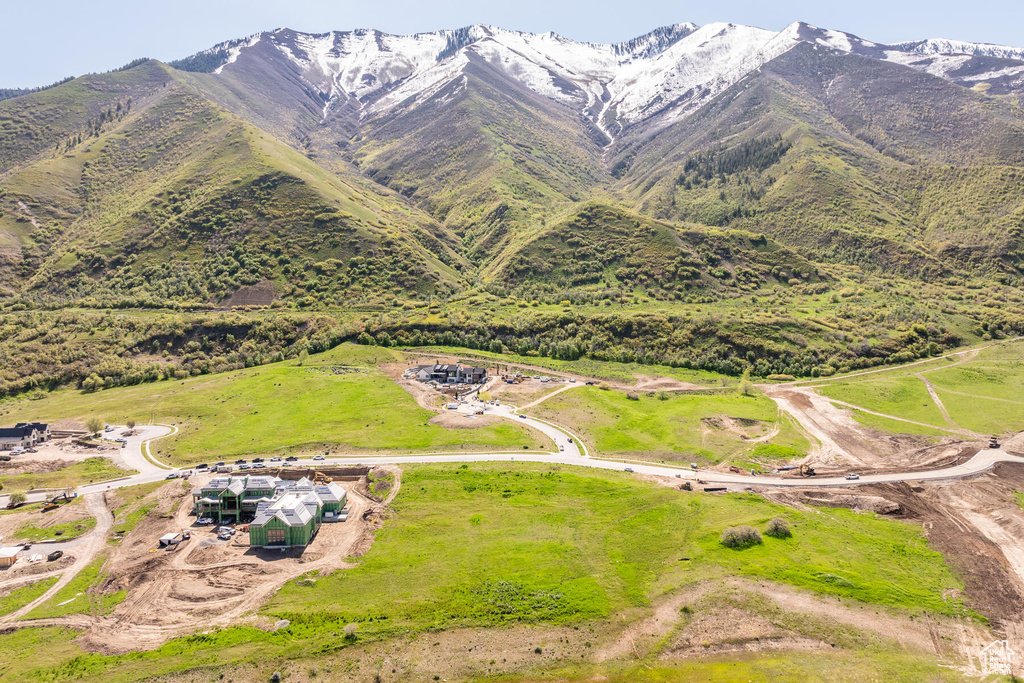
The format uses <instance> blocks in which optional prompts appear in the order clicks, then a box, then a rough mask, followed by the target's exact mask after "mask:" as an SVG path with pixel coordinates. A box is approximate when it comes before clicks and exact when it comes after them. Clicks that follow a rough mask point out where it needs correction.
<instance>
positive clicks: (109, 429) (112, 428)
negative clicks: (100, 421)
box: [103, 425, 114, 432]
mask: <svg viewBox="0 0 1024 683" xmlns="http://www.w3.org/2000/svg"><path fill="white" fill-rule="evenodd" d="M103 431H105V432H112V431H114V427H113V425H107V426H106V427H104V428H103Z"/></svg>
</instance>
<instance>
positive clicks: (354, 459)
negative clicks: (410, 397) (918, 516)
mask: <svg viewBox="0 0 1024 683" xmlns="http://www.w3.org/2000/svg"><path fill="white" fill-rule="evenodd" d="M475 407H476V406H474V405H473V404H468V405H467V406H463V407H462V408H460V410H462V411H464V412H472V411H473V410H474V409H475ZM486 412H487V413H488V414H491V415H495V416H498V417H503V418H506V419H509V420H514V421H515V422H518V423H520V424H523V425H525V426H527V427H530V428H532V429H535V430H537V431H538V432H541V433H542V434H544V435H546V436H547V437H549V438H550V439H551V440H552V441H553V442H554V443H555V445H556V446H557V447H558V448H559V450H558V451H554V452H552V451H531V450H523V451H522V453H519V452H516V453H515V454H512V453H511V452H509V451H505V452H502V453H416V454H407V455H376V456H368V455H351V456H344V455H338V456H330V457H328V458H327V459H326V460H314V459H313V458H312V457H306V458H300V459H299V460H298V461H297V462H295V463H293V464H294V465H297V466H303V467H315V466H317V465H319V464H324V465H327V464H330V465H346V464H353V465H354V464H357V463H358V464H363V465H400V464H402V463H444V462H456V463H461V462H500V461H506V462H515V461H519V462H535V463H546V464H553V465H575V466H579V467H593V468H597V469H604V470H619V471H623V470H625V469H627V468H629V469H631V470H632V471H634V472H637V473H640V474H649V475H656V476H663V477H677V478H680V479H689V480H696V479H698V478H699V479H700V480H701V481H704V482H707V483H708V484H717V485H724V486H734V487H736V486H739V487H750V486H758V487H797V486H799V487H808V486H813V487H828V486H857V485H861V484H878V483H893V482H906V481H935V480H941V479H959V478H963V477H969V476H971V475H974V474H978V473H980V472H984V471H986V470H988V469H991V468H992V467H993V466H994V465H995V464H996V463H998V462H1015V463H1021V464H1024V457H1020V456H1017V455H1012V454H1010V453H1007V452H1006V451H1003V450H1002V449H983V450H981V451H979V452H978V454H977V455H975V456H974V457H973V458H971V459H970V460H968V461H967V462H965V463H961V464H959V465H956V466H954V467H947V468H944V469H938V470H928V471H923V472H903V473H899V472H897V473H889V474H863V475H861V476H860V478H859V479H857V480H852V481H851V480H847V479H845V478H844V477H813V478H794V477H783V476H779V475H775V476H771V475H756V476H750V475H745V474H732V473H729V472H715V471H711V470H701V471H699V472H694V471H691V470H688V469H683V468H679V467H670V466H667V465H655V464H644V463H635V464H634V463H627V462H624V461H622V460H618V461H616V460H610V459H601V458H593V457H590V456H589V455H586V454H584V453H581V451H580V448H579V447H578V446H577V445H578V444H579V443H580V442H579V437H577V436H575V435H573V434H572V433H571V432H569V431H568V430H565V429H563V428H559V427H556V426H554V425H552V424H550V423H548V422H544V421H541V420H538V419H534V418H532V417H530V416H528V415H520V414H518V413H517V409H515V408H512V407H509V406H489V407H488V410H487V411H486ZM467 419H472V418H469V417H467ZM165 429H167V431H166V433H170V429H169V428H165ZM159 434H160V435H164V434H165V433H164V432H160V433H159ZM148 438H156V436H149V437H148ZM141 442H142V439H140V441H139V443H140V445H141ZM584 448H585V447H584ZM139 457H140V458H142V457H143V456H142V455H141V451H139ZM213 457H214V456H211V459H212V458H213ZM147 463H148V464H143V463H142V462H139V463H138V464H139V465H142V467H141V468H138V469H140V472H139V474H136V475H134V476H131V477H125V478H123V479H119V480H116V481H111V482H106V483H103V482H101V483H98V484H87V485H85V486H79V487H78V489H77V491H78V493H79V495H89V494H93V493H100V492H102V491H106V490H109V489H114V488H123V487H126V486H135V485H136V484H145V483H149V482H153V481H159V480H161V479H165V478H166V477H167V475H168V473H169V472H175V473H181V472H186V471H189V469H190V468H176V469H174V470H166V469H160V468H159V467H158V466H156V465H154V464H153V463H149V462H148V461H147ZM258 472H259V470H256V472H255V473H258ZM250 473H253V472H252V471H250ZM44 497H45V496H44V495H43V494H33V495H32V496H29V500H30V502H36V501H38V500H42V499H44ZM6 503H7V500H6V496H0V505H6Z"/></svg>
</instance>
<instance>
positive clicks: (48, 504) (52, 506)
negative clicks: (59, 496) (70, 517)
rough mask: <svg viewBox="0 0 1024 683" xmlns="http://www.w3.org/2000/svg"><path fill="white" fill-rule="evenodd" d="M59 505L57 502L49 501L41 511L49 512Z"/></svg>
mask: <svg viewBox="0 0 1024 683" xmlns="http://www.w3.org/2000/svg"><path fill="white" fill-rule="evenodd" d="M59 507H60V505H57V504H56V503H47V504H46V505H44V506H43V508H42V509H41V510H40V512H49V511H50V510H56V509H57V508H59Z"/></svg>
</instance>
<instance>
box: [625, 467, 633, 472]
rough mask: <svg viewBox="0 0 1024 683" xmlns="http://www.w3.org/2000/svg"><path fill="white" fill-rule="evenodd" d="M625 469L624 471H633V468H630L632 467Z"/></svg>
mask: <svg viewBox="0 0 1024 683" xmlns="http://www.w3.org/2000/svg"><path fill="white" fill-rule="evenodd" d="M625 471H626V472H632V471H633V468H632V467H627V468H626V470H625Z"/></svg>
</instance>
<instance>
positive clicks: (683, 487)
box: [679, 482, 693, 491]
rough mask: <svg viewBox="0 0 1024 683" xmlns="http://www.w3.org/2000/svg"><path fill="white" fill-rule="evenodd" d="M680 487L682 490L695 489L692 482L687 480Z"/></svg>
mask: <svg viewBox="0 0 1024 683" xmlns="http://www.w3.org/2000/svg"><path fill="white" fill-rule="evenodd" d="M679 489H680V490H682V491H692V490H693V486H691V485H690V482H686V483H685V484H683V485H682V486H680V487H679Z"/></svg>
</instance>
